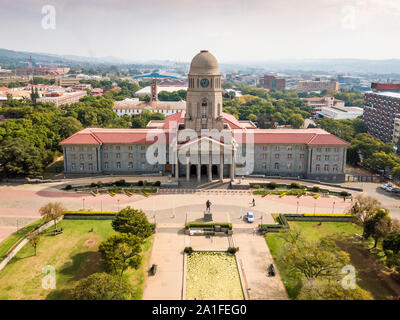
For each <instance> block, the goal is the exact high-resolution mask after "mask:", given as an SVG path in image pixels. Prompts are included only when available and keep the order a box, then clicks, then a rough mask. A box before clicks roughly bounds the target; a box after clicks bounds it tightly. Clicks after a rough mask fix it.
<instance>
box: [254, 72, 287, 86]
mask: <svg viewBox="0 0 400 320" xmlns="http://www.w3.org/2000/svg"><path fill="white" fill-rule="evenodd" d="M258 86H259V87H261V88H264V89H268V90H284V89H285V88H286V80H285V79H278V78H276V77H275V76H266V75H265V76H264V77H262V78H260V79H258Z"/></svg>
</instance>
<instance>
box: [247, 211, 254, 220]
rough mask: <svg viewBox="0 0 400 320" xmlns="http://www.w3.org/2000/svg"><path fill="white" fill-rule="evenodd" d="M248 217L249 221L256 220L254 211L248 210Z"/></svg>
mask: <svg viewBox="0 0 400 320" xmlns="http://www.w3.org/2000/svg"><path fill="white" fill-rule="evenodd" d="M246 219H247V222H249V223H252V222H254V213H253V212H252V211H249V212H247V215H246Z"/></svg>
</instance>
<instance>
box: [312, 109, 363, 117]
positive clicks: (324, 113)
mask: <svg viewBox="0 0 400 320" xmlns="http://www.w3.org/2000/svg"><path fill="white" fill-rule="evenodd" d="M317 115H318V116H319V117H327V118H331V119H334V120H348V119H355V118H358V117H359V116H362V115H363V109H362V108H359V107H344V106H341V107H322V108H321V111H318V112H317Z"/></svg>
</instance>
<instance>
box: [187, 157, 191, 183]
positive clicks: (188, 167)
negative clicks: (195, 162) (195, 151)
mask: <svg viewBox="0 0 400 320" xmlns="http://www.w3.org/2000/svg"><path fill="white" fill-rule="evenodd" d="M189 180H190V162H189V158H187V160H186V181H189Z"/></svg>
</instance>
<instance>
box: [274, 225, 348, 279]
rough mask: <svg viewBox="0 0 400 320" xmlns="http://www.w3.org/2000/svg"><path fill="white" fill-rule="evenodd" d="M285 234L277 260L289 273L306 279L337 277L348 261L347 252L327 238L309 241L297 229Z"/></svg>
mask: <svg viewBox="0 0 400 320" xmlns="http://www.w3.org/2000/svg"><path fill="white" fill-rule="evenodd" d="M286 234H287V235H285V236H284V240H285V241H284V245H283V246H282V248H281V250H280V252H279V254H278V261H279V262H280V263H281V264H283V265H285V266H286V268H287V269H288V272H289V273H291V274H297V275H299V276H301V277H302V278H303V277H304V278H306V279H317V278H321V277H325V278H337V277H338V275H339V271H340V270H341V268H342V267H343V266H344V265H346V264H347V263H348V262H349V257H348V254H347V253H345V252H343V251H341V250H340V249H339V248H338V247H337V246H336V244H335V243H334V242H333V241H332V240H330V239H328V238H324V239H321V240H320V241H319V242H311V241H307V240H305V239H304V237H303V236H302V235H301V232H299V231H297V232H296V233H293V231H288V232H287V233H286Z"/></svg>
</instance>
